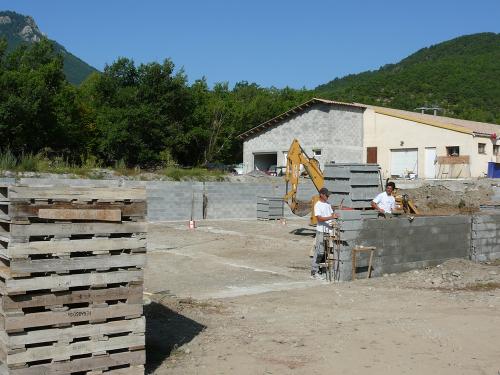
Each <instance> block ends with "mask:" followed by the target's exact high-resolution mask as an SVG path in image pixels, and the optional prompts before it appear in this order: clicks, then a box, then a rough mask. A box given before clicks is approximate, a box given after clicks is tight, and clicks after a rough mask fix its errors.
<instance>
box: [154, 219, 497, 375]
mask: <svg viewBox="0 0 500 375" xmlns="http://www.w3.org/2000/svg"><path fill="white" fill-rule="evenodd" d="M186 224H187V223H165V224H153V225H150V236H149V255H148V257H149V263H148V266H147V270H146V286H145V288H146V293H145V301H146V303H147V305H146V306H145V313H146V319H147V343H146V344H147V355H148V363H147V371H148V372H149V373H154V374H325V373H328V374H337V373H339V374H340V373H342V374H361V373H370V374H429V373H434V374H454V375H456V374H494V375H497V374H499V373H500V349H499V345H498V343H499V342H500V262H498V263H492V264H474V263H471V262H469V261H465V260H453V261H448V262H447V263H445V264H443V265H441V266H439V267H435V268H430V269H421V270H414V271H411V272H407V273H404V274H398V275H385V276H384V277H380V278H373V279H369V280H358V281H355V282H344V283H335V284H328V283H326V282H322V281H315V280H310V279H309V258H308V253H309V249H310V247H311V245H312V241H313V235H314V231H313V230H311V228H310V227H308V225H307V220H306V219H304V220H301V219H294V220H289V221H288V222H286V224H284V223H280V222H265V221H256V220H248V221H204V222H201V223H198V228H197V229H195V230H189V229H188V228H187V225H186Z"/></svg>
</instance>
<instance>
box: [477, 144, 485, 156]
mask: <svg viewBox="0 0 500 375" xmlns="http://www.w3.org/2000/svg"><path fill="white" fill-rule="evenodd" d="M477 152H478V153H479V154H486V143H478V144H477Z"/></svg>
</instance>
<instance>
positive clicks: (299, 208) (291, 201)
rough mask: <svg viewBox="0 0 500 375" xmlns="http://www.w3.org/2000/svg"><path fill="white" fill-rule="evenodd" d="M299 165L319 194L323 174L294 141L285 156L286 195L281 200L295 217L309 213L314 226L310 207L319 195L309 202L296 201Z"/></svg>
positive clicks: (314, 160)
mask: <svg viewBox="0 0 500 375" xmlns="http://www.w3.org/2000/svg"><path fill="white" fill-rule="evenodd" d="M301 165H303V166H304V169H305V171H306V173H307V174H308V175H309V177H310V178H311V181H312V183H313V184H314V186H315V187H316V190H317V191H318V192H319V190H320V189H321V188H322V187H323V185H324V183H325V179H324V177H323V172H321V169H320V167H319V162H318V160H317V159H315V158H310V157H309V156H307V154H306V152H305V151H304V149H303V148H302V146H300V143H299V141H298V140H297V139H294V140H293V141H292V144H291V145H290V149H289V150H288V154H287V162H286V173H285V181H286V194H285V196H284V197H283V199H284V200H285V202H286V203H287V204H288V206H290V209H291V211H292V212H293V213H294V214H295V215H298V216H305V215H307V214H308V213H311V224H316V222H317V221H316V216H314V210H312V207H314V205H315V204H316V202H317V201H318V200H319V195H315V196H313V197H312V199H311V200H309V201H299V200H298V199H297V187H298V184H299V178H300V174H301V169H300V166H301ZM289 186H290V187H291V188H290V190H288V188H289Z"/></svg>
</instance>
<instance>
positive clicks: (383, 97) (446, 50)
mask: <svg viewBox="0 0 500 375" xmlns="http://www.w3.org/2000/svg"><path fill="white" fill-rule="evenodd" d="M315 94H316V95H317V96H318V97H322V98H325V99H335V100H341V101H347V102H359V103H364V104H373V105H380V106H384V107H391V108H398V109H405V110H409V111H414V110H415V109H416V108H419V107H439V108H442V111H440V112H439V114H440V115H445V116H449V117H459V118H463V119H469V120H475V121H484V122H491V123H497V124H500V34H495V33H479V34H473V35H465V36H461V37H458V38H456V39H452V40H449V41H446V42H443V43H439V44H436V45H433V46H430V47H427V48H423V49H421V50H419V51H418V52H416V53H414V54H412V55H410V56H408V57H407V58H405V59H403V60H401V61H400V62H398V63H397V64H389V65H385V66H383V67H381V68H380V69H378V70H375V71H367V72H363V73H360V74H352V75H348V76H345V77H343V78H337V79H334V80H333V81H330V82H328V83H327V84H324V85H321V86H318V87H317V88H316V89H315Z"/></svg>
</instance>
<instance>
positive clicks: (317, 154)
mask: <svg viewBox="0 0 500 375" xmlns="http://www.w3.org/2000/svg"><path fill="white" fill-rule="evenodd" d="M313 156H314V157H316V156H321V149H320V148H314V149H313Z"/></svg>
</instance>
